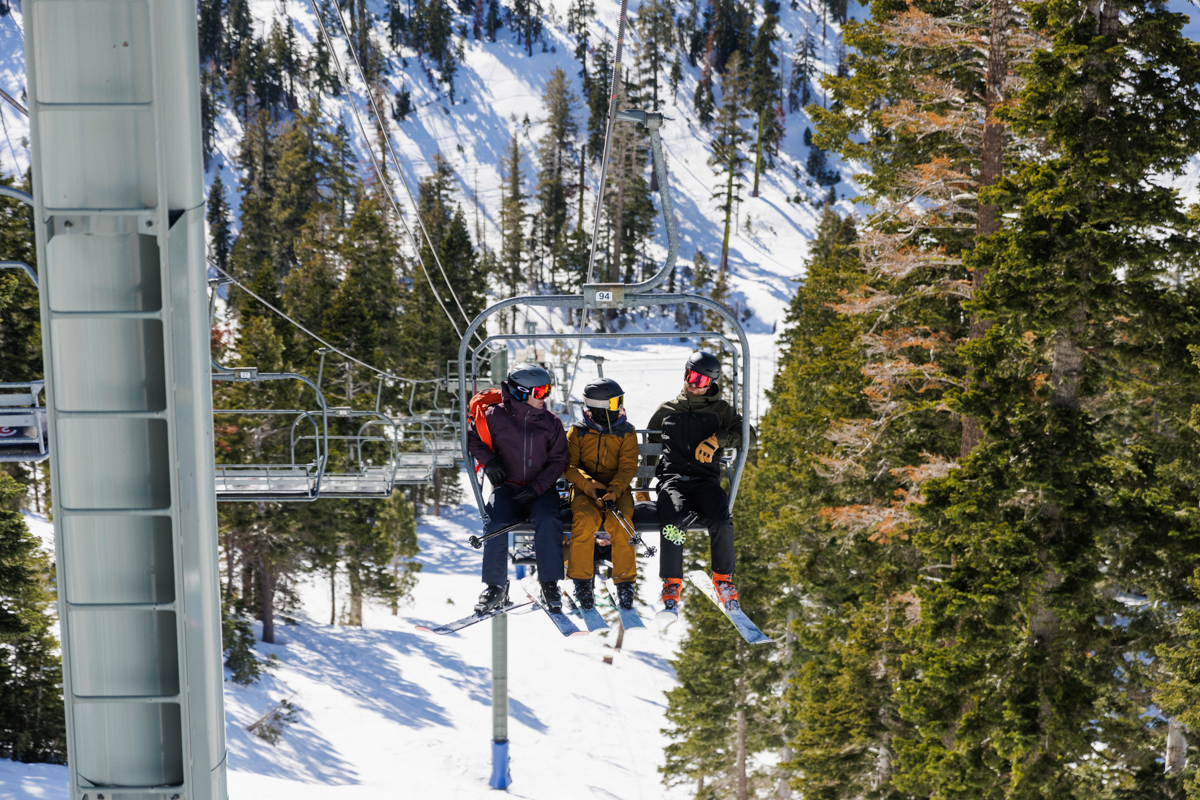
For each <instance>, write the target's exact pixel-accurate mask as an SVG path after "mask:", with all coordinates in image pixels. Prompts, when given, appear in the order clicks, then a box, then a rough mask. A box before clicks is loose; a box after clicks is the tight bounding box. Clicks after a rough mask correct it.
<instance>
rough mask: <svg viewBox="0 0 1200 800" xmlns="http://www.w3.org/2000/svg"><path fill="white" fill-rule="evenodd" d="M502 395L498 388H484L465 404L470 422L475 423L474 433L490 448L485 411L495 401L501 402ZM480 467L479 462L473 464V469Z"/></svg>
mask: <svg viewBox="0 0 1200 800" xmlns="http://www.w3.org/2000/svg"><path fill="white" fill-rule="evenodd" d="M503 400H504V396H503V395H501V394H500V390H499V389H484V390H483V391H482V392H479V393H478V394H476V395H475V396H474V397H472V398H471V402H470V403H468V404H467V415H468V416H469V417H470V418H471V422H473V423H475V433H476V434H477V435H478V436H479V438H480V439H482V440H483V443H484V444H486V445H487V446H488V449H489V450H491V449H492V432H491V431H489V430H488V424H487V415H486V414H485V413H484V412H486V411H487V408H488V406H494V405H496V404H497V403H500V402H503ZM481 468H482V465H481V464H476V465H475V471H476V472H479V470H480V469H481Z"/></svg>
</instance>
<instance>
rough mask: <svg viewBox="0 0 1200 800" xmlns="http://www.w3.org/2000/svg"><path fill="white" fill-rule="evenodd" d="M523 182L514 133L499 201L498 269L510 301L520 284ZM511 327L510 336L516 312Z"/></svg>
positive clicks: (519, 156)
mask: <svg viewBox="0 0 1200 800" xmlns="http://www.w3.org/2000/svg"><path fill="white" fill-rule="evenodd" d="M524 181H525V179H524V176H523V174H522V171H521V146H520V144H519V143H518V141H517V135H516V133H513V137H512V139H511V140H510V141H509V145H508V152H507V153H506V154H505V158H504V191H503V194H502V199H501V201H500V269H501V270H502V274H503V275H504V282H505V284H506V285H507V287H508V295H509V297H515V296H516V295H517V287H518V286H519V285H520V282H521V268H522V262H523V252H524V248H523V244H524V241H525V216H526V212H525V198H526V195H525V193H524V191H523V190H522V188H521V185H522V184H523V183H524ZM511 324H512V332H513V333H516V325H517V317H516V311H515V310H514V311H513V314H512V318H511Z"/></svg>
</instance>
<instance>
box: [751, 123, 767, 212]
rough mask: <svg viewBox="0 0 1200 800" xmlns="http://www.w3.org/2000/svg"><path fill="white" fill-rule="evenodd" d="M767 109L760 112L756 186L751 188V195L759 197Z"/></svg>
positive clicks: (755, 156)
mask: <svg viewBox="0 0 1200 800" xmlns="http://www.w3.org/2000/svg"><path fill="white" fill-rule="evenodd" d="M766 116H767V111H766V110H765V109H764V110H763V111H760V112H758V141H757V142H755V145H754V188H753V189H751V190H750V196H751V197H758V176H759V175H760V174H762V161H763V157H762V148H763V120H764V119H766Z"/></svg>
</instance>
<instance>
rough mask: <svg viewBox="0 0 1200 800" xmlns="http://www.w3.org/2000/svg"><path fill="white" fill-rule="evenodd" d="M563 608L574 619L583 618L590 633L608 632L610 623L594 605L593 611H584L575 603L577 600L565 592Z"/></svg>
mask: <svg viewBox="0 0 1200 800" xmlns="http://www.w3.org/2000/svg"><path fill="white" fill-rule="evenodd" d="M563 608H564V609H566V611H567V613H568V614H570V615H571V616H572V617H581V618H582V619H583V622H584V624H586V625H587V629H588V633H595V632H596V631H606V630H608V623H607V622H605V621H604V617H602V616H600V612H599V611H597V610H596V606H595V605H594V604H593V605H592V610H591V611H584V610H583V609H582V608H580V607H579V604H578V603H577V602H575V598H574V597H572V596H571V593H570V592H566V591H564V592H563Z"/></svg>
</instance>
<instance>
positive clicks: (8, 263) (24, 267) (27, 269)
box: [0, 261, 41, 288]
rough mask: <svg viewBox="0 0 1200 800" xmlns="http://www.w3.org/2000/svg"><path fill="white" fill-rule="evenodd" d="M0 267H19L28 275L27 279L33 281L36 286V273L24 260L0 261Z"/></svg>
mask: <svg viewBox="0 0 1200 800" xmlns="http://www.w3.org/2000/svg"><path fill="white" fill-rule="evenodd" d="M0 269H19V270H21V271H22V272H24V273H25V274H26V275H28V276H29V280H31V281H33V285H34V286H38V288H41V287H40V286H39V285H38V276H37V273H36V272H34V271H33V267H31V266H29V265H28V264H26V263H25V262H24V261H0Z"/></svg>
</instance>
